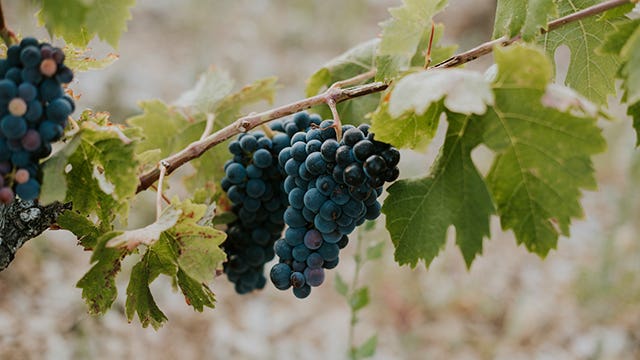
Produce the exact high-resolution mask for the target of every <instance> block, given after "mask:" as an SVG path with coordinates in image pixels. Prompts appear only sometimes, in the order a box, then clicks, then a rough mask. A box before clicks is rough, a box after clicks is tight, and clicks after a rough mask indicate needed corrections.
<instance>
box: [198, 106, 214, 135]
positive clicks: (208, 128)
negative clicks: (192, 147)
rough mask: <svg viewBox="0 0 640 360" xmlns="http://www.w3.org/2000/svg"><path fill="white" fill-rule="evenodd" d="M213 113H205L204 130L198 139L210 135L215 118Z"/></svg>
mask: <svg viewBox="0 0 640 360" xmlns="http://www.w3.org/2000/svg"><path fill="white" fill-rule="evenodd" d="M215 118H216V117H215V115H213V114H211V113H207V124H206V125H205V127H204V131H203V132H202V135H201V136H200V140H202V139H204V138H206V137H207V136H209V135H211V130H213V122H214V120H215Z"/></svg>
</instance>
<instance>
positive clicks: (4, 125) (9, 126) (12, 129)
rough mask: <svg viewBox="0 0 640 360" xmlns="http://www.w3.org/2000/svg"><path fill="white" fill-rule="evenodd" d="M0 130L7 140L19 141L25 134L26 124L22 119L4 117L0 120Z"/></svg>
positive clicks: (9, 116) (11, 116)
mask: <svg viewBox="0 0 640 360" xmlns="http://www.w3.org/2000/svg"><path fill="white" fill-rule="evenodd" d="M0 129H1V130H2V133H3V134H4V136H6V137H7V138H8V139H10V140H11V139H20V138H21V137H23V136H24V134H26V132H27V122H26V121H25V120H24V118H22V117H18V116H13V115H6V116H5V117H3V118H2V120H0Z"/></svg>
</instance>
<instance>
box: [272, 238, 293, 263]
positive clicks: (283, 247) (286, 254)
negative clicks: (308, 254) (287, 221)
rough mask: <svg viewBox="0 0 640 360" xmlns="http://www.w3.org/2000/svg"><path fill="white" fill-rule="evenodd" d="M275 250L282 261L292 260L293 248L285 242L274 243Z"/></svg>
mask: <svg viewBox="0 0 640 360" xmlns="http://www.w3.org/2000/svg"><path fill="white" fill-rule="evenodd" d="M273 249H274V251H275V253H276V255H277V256H278V257H279V258H280V260H291V259H293V255H292V254H291V250H292V247H291V246H290V245H289V244H287V243H286V241H285V240H282V239H280V240H278V241H276V242H275V243H274V245H273Z"/></svg>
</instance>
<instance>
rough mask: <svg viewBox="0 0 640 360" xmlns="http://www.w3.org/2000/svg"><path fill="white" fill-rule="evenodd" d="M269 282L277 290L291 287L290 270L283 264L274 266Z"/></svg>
mask: <svg viewBox="0 0 640 360" xmlns="http://www.w3.org/2000/svg"><path fill="white" fill-rule="evenodd" d="M269 276H270V278H271V282H273V285H274V286H275V287H276V288H277V289H279V290H286V289H288V288H289V287H290V286H291V283H290V280H289V279H290V278H291V268H290V267H289V265H287V264H284V263H279V264H275V265H274V266H273V267H272V268H271V273H270V275H269Z"/></svg>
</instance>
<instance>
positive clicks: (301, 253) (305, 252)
mask: <svg viewBox="0 0 640 360" xmlns="http://www.w3.org/2000/svg"><path fill="white" fill-rule="evenodd" d="M291 254H292V255H293V258H294V259H295V260H298V261H307V257H309V254H311V250H309V248H308V247H306V246H305V245H304V244H300V245H297V246H295V247H294V248H293V250H291Z"/></svg>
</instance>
